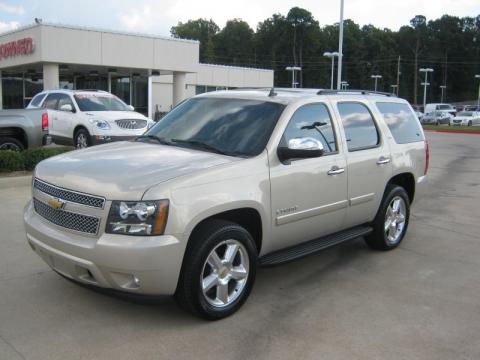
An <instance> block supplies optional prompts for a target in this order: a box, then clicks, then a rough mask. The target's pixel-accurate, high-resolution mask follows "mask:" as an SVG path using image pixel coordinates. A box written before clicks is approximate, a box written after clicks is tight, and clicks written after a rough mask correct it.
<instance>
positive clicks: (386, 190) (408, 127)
mask: <svg viewBox="0 0 480 360" xmlns="http://www.w3.org/2000/svg"><path fill="white" fill-rule="evenodd" d="M428 160H429V150H428V144H427V142H426V141H425V137H424V134H423V131H422V128H421V126H420V124H419V121H418V119H417V117H416V116H415V113H414V112H413V110H412V108H411V106H410V105H409V104H408V102H407V101H405V100H403V99H399V98H396V97H394V96H390V95H387V94H380V93H371V92H368V91H330V90H313V89H308V90H305V89H302V90H293V89H253V90H252V89H250V90H248V89H242V90H233V91H221V92H214V93H207V94H202V95H199V96H195V97H193V98H190V99H188V100H186V101H184V102H183V103H181V104H180V105H178V106H177V107H176V108H174V109H173V110H172V111H171V112H170V113H169V114H167V115H166V116H165V117H164V118H163V119H162V120H161V121H160V122H158V123H157V124H156V125H155V126H154V127H152V128H151V129H149V130H148V131H147V132H146V133H145V134H144V135H142V136H140V137H138V138H137V139H135V140H133V141H125V142H118V143H112V144H106V145H101V146H96V147H93V148H88V149H84V150H78V151H72V152H69V153H65V154H62V155H59V156H56V157H54V158H50V159H48V160H45V161H42V162H41V163H40V164H39V165H38V166H37V168H36V170H35V172H34V177H33V180H32V193H33V199H32V200H31V201H30V202H29V203H28V205H27V206H26V208H25V214H24V222H25V229H26V233H27V239H28V243H29V244H30V246H31V247H32V249H33V250H34V251H35V252H36V253H37V254H38V255H39V256H41V257H42V258H43V260H45V262H47V264H48V265H49V266H50V267H52V269H54V270H55V271H56V272H58V273H59V274H61V275H63V276H65V277H67V278H70V279H72V280H74V281H76V282H79V283H83V284H89V285H93V286H98V287H103V288H108V289H114V290H120V291H124V292H129V293H136V294H142V295H144V294H145V295H164V294H167V295H175V298H176V299H177V300H178V302H179V304H180V305H181V306H182V307H184V308H185V309H187V310H189V311H191V312H193V313H195V314H197V315H200V316H202V317H205V318H207V319H219V318H222V317H225V316H228V315H230V314H232V313H234V312H235V311H236V310H238V309H239V308H240V307H241V305H242V304H243V303H244V302H245V301H246V299H247V297H248V295H249V293H250V291H251V289H252V286H253V283H254V280H255V273H256V268H257V266H271V265H277V264H281V263H284V262H287V261H292V260H296V259H298V258H301V257H303V256H306V255H309V254H313V253H316V252H318V251H320V250H322V249H325V248H327V247H330V246H333V245H336V244H339V243H342V242H344V241H348V240H351V239H354V238H358V237H364V239H365V241H366V243H367V244H368V245H369V246H371V247H372V248H374V249H379V250H391V249H394V248H395V247H397V246H398V245H399V244H400V242H401V241H402V239H403V237H404V236H405V233H406V231H407V226H408V221H409V215H410V206H411V205H412V203H413V201H414V199H417V195H418V193H419V192H421V187H422V186H423V185H424V183H425V180H426V173H427V168H428Z"/></svg>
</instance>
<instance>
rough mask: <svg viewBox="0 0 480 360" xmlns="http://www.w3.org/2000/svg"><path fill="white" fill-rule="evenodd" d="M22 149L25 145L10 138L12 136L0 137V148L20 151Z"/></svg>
mask: <svg viewBox="0 0 480 360" xmlns="http://www.w3.org/2000/svg"><path fill="white" fill-rule="evenodd" d="M24 149H25V146H23V144H22V143H21V142H20V141H19V140H17V139H15V138H12V137H2V138H0V150H13V151H21V150H24Z"/></svg>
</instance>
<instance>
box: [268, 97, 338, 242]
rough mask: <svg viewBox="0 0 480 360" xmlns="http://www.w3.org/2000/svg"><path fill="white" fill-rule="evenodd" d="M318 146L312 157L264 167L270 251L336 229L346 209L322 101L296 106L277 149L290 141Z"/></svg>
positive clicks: (332, 130)
mask: <svg viewBox="0 0 480 360" xmlns="http://www.w3.org/2000/svg"><path fill="white" fill-rule="evenodd" d="M302 137H312V138H315V139H317V140H318V141H320V142H322V144H323V146H324V149H325V153H324V155H323V156H321V157H318V158H310V159H296V160H291V161H289V162H288V163H282V162H280V161H279V160H278V158H275V159H273V160H272V161H271V163H270V186H271V204H272V207H271V211H272V219H273V224H272V238H273V239H274V241H272V242H271V248H269V249H264V251H266V252H270V251H273V250H276V249H280V248H283V247H286V246H290V245H294V244H297V243H299V242H302V241H306V240H311V239H314V238H316V237H319V236H321V235H325V234H329V233H332V232H334V231H337V230H339V228H341V227H342V224H343V220H344V217H345V213H346V207H347V197H346V195H347V173H346V171H345V166H346V162H345V156H344V154H343V153H342V151H341V149H340V147H339V136H338V128H336V127H335V125H334V122H333V121H332V117H331V110H330V108H329V106H328V105H327V104H326V103H321V102H318V103H310V104H306V105H303V106H300V107H299V108H298V109H297V110H296V111H295V112H294V114H293V115H292V117H291V118H290V121H289V123H288V125H287V127H286V129H285V130H284V133H283V136H282V139H281V141H280V144H279V145H280V146H284V145H285V144H287V143H288V140H290V139H294V138H302Z"/></svg>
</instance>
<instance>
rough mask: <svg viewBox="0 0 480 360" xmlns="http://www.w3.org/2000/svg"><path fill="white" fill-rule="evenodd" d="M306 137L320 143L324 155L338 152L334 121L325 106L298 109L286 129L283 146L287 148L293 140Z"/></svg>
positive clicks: (317, 105)
mask: <svg viewBox="0 0 480 360" xmlns="http://www.w3.org/2000/svg"><path fill="white" fill-rule="evenodd" d="M305 137H310V138H314V139H316V140H318V141H320V142H321V143H322V144H323V148H324V155H329V154H332V153H336V152H337V151H338V150H337V140H336V138H335V132H334V129H333V126H332V119H331V117H330V113H329V112H328V109H327V107H326V106H325V105H324V104H320V103H317V104H308V105H304V106H302V107H300V108H298V109H297V111H295V113H294V114H293V116H292V118H291V119H290V122H289V123H288V126H287V128H286V129H285V132H284V134H283V137H282V146H286V144H288V141H289V140H291V139H296V138H305Z"/></svg>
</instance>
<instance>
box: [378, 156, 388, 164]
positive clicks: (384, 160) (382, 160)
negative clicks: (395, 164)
mask: <svg viewBox="0 0 480 360" xmlns="http://www.w3.org/2000/svg"><path fill="white" fill-rule="evenodd" d="M389 162H390V158H388V157H385V156H380V158H379V159H378V160H377V165H385V164H388V163H389Z"/></svg>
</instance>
